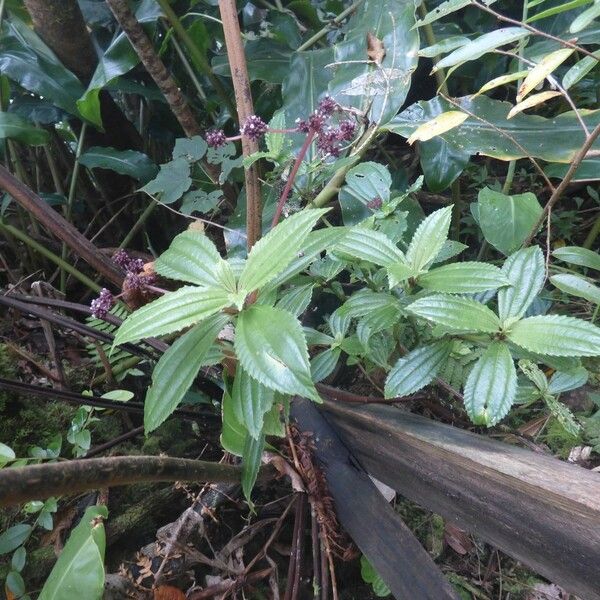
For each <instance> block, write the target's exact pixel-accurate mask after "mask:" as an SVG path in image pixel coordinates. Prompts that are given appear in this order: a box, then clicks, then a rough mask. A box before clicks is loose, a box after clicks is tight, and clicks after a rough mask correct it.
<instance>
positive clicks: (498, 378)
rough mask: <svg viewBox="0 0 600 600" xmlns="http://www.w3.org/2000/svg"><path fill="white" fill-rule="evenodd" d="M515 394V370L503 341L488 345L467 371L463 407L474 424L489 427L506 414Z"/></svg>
mask: <svg viewBox="0 0 600 600" xmlns="http://www.w3.org/2000/svg"><path fill="white" fill-rule="evenodd" d="M516 394H517V370H516V369H515V365H514V362H513V359H512V356H511V354H510V351H509V350H508V347H507V346H506V344H502V343H499V342H494V343H492V344H490V345H489V347H488V348H487V350H486V351H485V352H484V353H483V355H482V356H481V358H480V359H479V360H478V361H477V362H476V363H475V366H474V367H473V369H472V370H471V372H470V373H469V377H468V378H467V383H466V384H465V389H464V396H465V409H466V411H467V414H468V415H469V418H470V419H471V421H473V423H475V424H476V425H487V426H488V427H491V426H492V425H495V424H496V423H498V421H500V420H501V419H502V418H503V417H505V416H506V415H507V414H508V411H509V410H510V407H511V406H512V405H513V402H514V400H515V397H516Z"/></svg>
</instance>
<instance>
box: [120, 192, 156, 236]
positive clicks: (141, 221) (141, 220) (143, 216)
mask: <svg viewBox="0 0 600 600" xmlns="http://www.w3.org/2000/svg"><path fill="white" fill-rule="evenodd" d="M157 205H158V200H152V202H150V204H148V206H147V207H146V208H145V209H144V212H142V214H141V215H140V216H139V218H138V220H137V221H136V222H135V224H134V225H133V227H132V228H131V229H130V230H129V231H128V232H127V235H126V236H125V237H124V238H123V241H122V242H121V243H120V244H119V248H127V246H128V245H129V243H130V242H131V240H132V239H133V237H134V236H135V234H136V233H137V232H138V231H139V230H140V227H141V226H142V225H143V224H144V223H145V222H146V220H147V219H148V217H149V216H150V215H151V214H152V212H153V211H154V209H155V208H156V207H157Z"/></svg>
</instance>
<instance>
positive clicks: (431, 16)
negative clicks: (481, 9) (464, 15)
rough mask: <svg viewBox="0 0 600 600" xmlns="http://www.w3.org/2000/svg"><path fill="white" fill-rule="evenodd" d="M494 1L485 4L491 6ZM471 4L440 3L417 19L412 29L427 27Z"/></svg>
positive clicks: (465, 1) (468, 1) (466, 1)
mask: <svg viewBox="0 0 600 600" xmlns="http://www.w3.org/2000/svg"><path fill="white" fill-rule="evenodd" d="M493 1H494V0H491V1H488V2H486V4H488V5H489V4H491V3H492V2H493ZM469 4H471V0H446V1H445V2H442V3H441V4H439V5H438V6H436V7H435V8H434V9H433V10H430V11H428V12H427V14H426V15H425V16H424V17H423V18H422V19H419V20H418V21H417V22H416V23H415V25H414V27H423V25H429V23H433V22H435V21H437V20H438V19H442V18H444V17H446V16H448V15H450V14H452V13H453V12H456V11H457V10H461V9H462V8H465V6H469Z"/></svg>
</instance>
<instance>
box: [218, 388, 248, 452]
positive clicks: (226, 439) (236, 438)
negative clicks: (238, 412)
mask: <svg viewBox="0 0 600 600" xmlns="http://www.w3.org/2000/svg"><path fill="white" fill-rule="evenodd" d="M221 419H222V422H223V428H222V430H221V446H223V449H224V450H227V452H231V454H233V455H235V456H242V455H243V454H244V446H245V445H246V438H248V437H250V436H249V435H248V430H247V429H246V428H245V427H244V425H242V424H241V423H240V422H239V421H238V419H237V417H236V416H235V413H234V411H233V400H232V399H231V396H230V395H229V394H228V393H227V392H223V400H222V402H221Z"/></svg>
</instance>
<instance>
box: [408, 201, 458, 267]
mask: <svg viewBox="0 0 600 600" xmlns="http://www.w3.org/2000/svg"><path fill="white" fill-rule="evenodd" d="M451 218H452V206H446V207H445V208H440V209H439V210H436V211H434V212H432V213H431V214H430V215H429V216H427V217H426V218H425V219H424V220H423V221H422V222H421V224H420V225H419V226H418V227H417V230H416V231H415V234H414V235H413V238H412V240H411V242H410V245H409V246H408V250H407V251H406V261H405V262H407V263H408V264H409V265H410V266H411V267H412V268H413V271H414V272H415V273H418V272H419V271H421V270H422V269H424V268H426V267H427V266H428V265H429V264H431V263H432V262H433V261H434V260H435V258H436V256H437V255H438V254H439V253H440V250H441V249H442V247H443V246H444V243H445V242H446V240H447V239H448V229H449V228H450V219H451Z"/></svg>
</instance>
